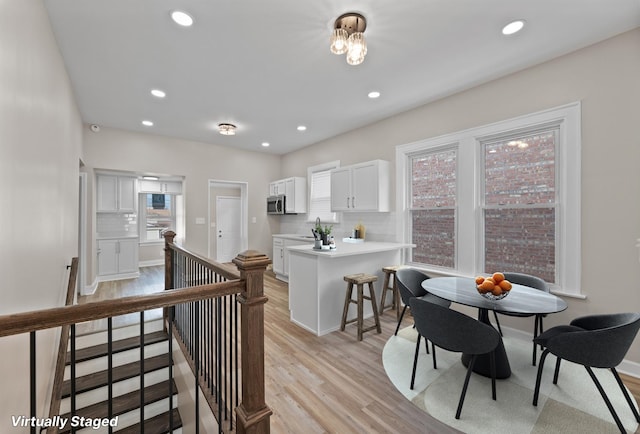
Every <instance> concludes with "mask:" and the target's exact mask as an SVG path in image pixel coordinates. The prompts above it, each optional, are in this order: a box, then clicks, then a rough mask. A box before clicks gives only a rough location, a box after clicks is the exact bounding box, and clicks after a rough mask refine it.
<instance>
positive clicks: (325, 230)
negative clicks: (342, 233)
mask: <svg viewBox="0 0 640 434" xmlns="http://www.w3.org/2000/svg"><path fill="white" fill-rule="evenodd" d="M331 229H333V225H330V226H327V225H324V227H322V225H321V224H320V222H319V221H316V232H317V233H318V234H319V235H320V238H321V239H322V244H323V245H325V246H328V245H329V235H330V234H331Z"/></svg>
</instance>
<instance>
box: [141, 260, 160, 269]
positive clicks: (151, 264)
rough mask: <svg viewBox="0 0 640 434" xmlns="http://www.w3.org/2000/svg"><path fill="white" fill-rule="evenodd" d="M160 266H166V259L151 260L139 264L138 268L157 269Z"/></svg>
mask: <svg viewBox="0 0 640 434" xmlns="http://www.w3.org/2000/svg"><path fill="white" fill-rule="evenodd" d="M158 265H164V259H151V260H149V261H140V262H138V267H155V266H158Z"/></svg>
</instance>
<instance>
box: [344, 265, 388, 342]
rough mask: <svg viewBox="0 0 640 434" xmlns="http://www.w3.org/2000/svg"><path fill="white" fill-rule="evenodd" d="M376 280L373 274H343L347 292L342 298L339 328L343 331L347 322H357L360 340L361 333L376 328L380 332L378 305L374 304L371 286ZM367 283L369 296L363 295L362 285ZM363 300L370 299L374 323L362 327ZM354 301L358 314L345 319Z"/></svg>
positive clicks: (374, 293)
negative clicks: (354, 286) (354, 290)
mask: <svg viewBox="0 0 640 434" xmlns="http://www.w3.org/2000/svg"><path fill="white" fill-rule="evenodd" d="M377 280H378V276H376V275H373V274H364V273H358V274H349V275H347V276H344V281H345V282H347V293H346V296H345V299H344V309H343V311H342V322H341V323H340V330H342V331H344V328H345V326H346V325H347V324H350V323H352V322H357V324H358V340H359V341H361V340H362V334H363V333H364V332H368V331H370V330H373V329H376V330H377V332H378V333H382V329H381V327H380V318H379V317H378V307H377V306H376V291H375V289H374V288H373V282H375V281H377ZM365 284H368V285H369V296H366V295H364V285H365ZM353 285H356V288H357V291H358V294H357V297H356V299H355V300H354V299H353V298H352V297H353ZM364 300H369V301H371V308H372V309H373V318H374V321H375V323H374V324H373V325H372V326H369V327H366V328H365V327H364ZM351 303H354V304H355V305H357V306H358V314H357V316H356V317H355V318H353V319H350V320H347V314H348V313H349V305H350V304H351Z"/></svg>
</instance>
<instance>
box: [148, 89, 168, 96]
mask: <svg viewBox="0 0 640 434" xmlns="http://www.w3.org/2000/svg"><path fill="white" fill-rule="evenodd" d="M151 95H153V96H155V97H156V98H164V97H165V96H167V94H166V93H165V92H164V91H163V90H160V89H151Z"/></svg>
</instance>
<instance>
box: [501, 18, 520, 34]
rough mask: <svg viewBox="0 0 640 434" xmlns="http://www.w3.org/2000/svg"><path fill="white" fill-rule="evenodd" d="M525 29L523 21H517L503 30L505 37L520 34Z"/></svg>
mask: <svg viewBox="0 0 640 434" xmlns="http://www.w3.org/2000/svg"><path fill="white" fill-rule="evenodd" d="M523 27H524V21H523V20H515V21H512V22H510V23H509V24H507V25H506V26H504V27H503V28H502V34H503V35H513V34H514V33H518V32H519V31H520V30H522V28H523Z"/></svg>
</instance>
